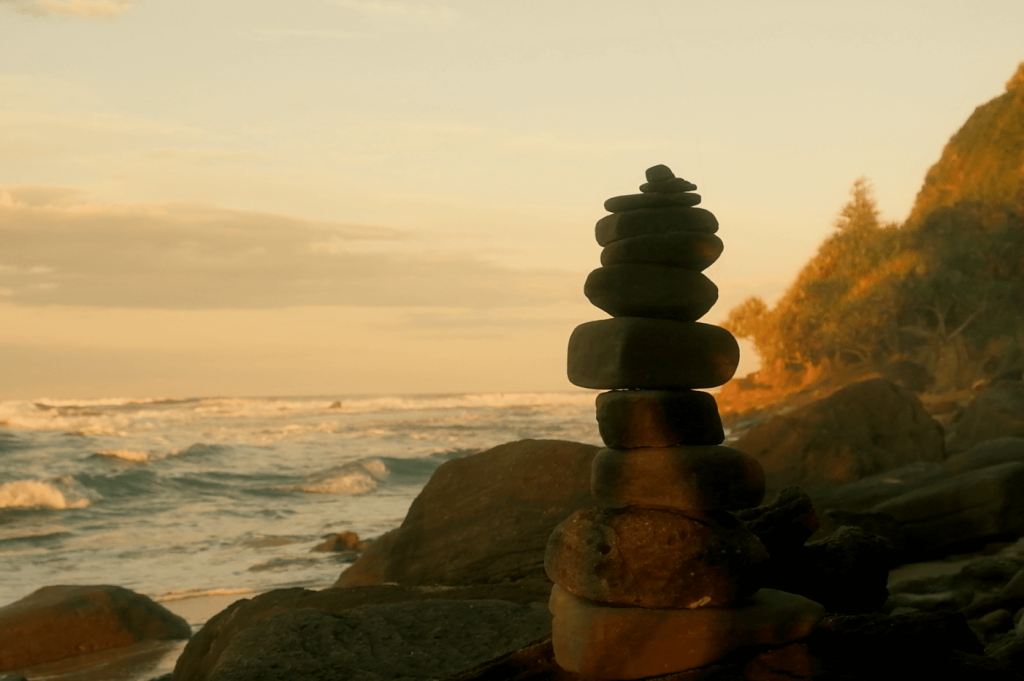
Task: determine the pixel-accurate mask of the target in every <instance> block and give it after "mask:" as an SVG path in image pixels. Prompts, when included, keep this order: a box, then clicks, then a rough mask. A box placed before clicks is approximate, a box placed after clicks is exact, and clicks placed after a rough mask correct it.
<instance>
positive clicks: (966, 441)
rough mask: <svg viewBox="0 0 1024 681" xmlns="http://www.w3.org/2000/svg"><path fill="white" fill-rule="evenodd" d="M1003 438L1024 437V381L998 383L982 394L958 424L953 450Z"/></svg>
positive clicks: (951, 447)
mask: <svg viewBox="0 0 1024 681" xmlns="http://www.w3.org/2000/svg"><path fill="white" fill-rule="evenodd" d="M1002 437H1024V382H1021V381H1006V380H1003V381H996V382H995V383H993V384H992V385H990V386H989V387H987V388H986V389H985V390H983V391H981V392H980V393H978V394H977V395H976V396H975V397H974V399H973V400H971V401H970V402H969V403H968V404H967V407H966V408H965V409H964V413H963V416H961V417H960V420H959V421H957V424H956V430H954V432H953V435H952V437H951V438H950V443H949V448H950V451H951V452H958V451H963V450H966V449H970V448H971V447H972V446H974V445H976V444H977V443H979V442H982V441H984V440H993V439H996V438H1002Z"/></svg>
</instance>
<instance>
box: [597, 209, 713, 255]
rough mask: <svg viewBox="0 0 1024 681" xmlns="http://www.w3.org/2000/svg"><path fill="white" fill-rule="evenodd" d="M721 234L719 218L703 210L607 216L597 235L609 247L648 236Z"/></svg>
mask: <svg viewBox="0 0 1024 681" xmlns="http://www.w3.org/2000/svg"><path fill="white" fill-rule="evenodd" d="M717 231H718V219H717V218H716V217H715V216H714V215H713V214H712V213H710V212H709V211H706V210H704V209H703V208H687V207H685V206H682V207H676V208H647V209H641V210H631V211H629V212H626V213H616V214H614V215H606V216H605V217H603V218H601V219H600V220H598V221H597V225H596V226H595V228H594V236H595V237H597V243H598V244H600V245H602V246H607V245H608V244H610V243H612V242H613V241H618V240H620V239H628V238H630V237H637V236H645V235H647V234H666V233H669V232H701V233H704V234H714V233H715V232H717Z"/></svg>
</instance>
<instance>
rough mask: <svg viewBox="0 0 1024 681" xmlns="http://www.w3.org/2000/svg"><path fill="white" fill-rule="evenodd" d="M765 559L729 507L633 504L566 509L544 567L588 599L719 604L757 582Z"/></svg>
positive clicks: (657, 605) (746, 591) (673, 604)
mask: <svg viewBox="0 0 1024 681" xmlns="http://www.w3.org/2000/svg"><path fill="white" fill-rule="evenodd" d="M691 516H692V517H691ZM767 558H768V553H767V551H765V549H764V546H763V545H762V544H761V542H760V541H759V540H758V539H757V537H756V536H754V535H753V534H752V533H751V532H750V531H749V530H747V529H746V527H745V526H744V525H743V524H742V523H740V522H739V521H737V520H736V519H735V518H734V517H733V516H731V515H729V514H728V513H726V512H718V513H715V512H708V513H705V514H700V513H693V514H691V515H689V516H688V515H682V514H679V513H672V512H670V511H663V510H658V509H650V508H640V507H636V506H632V507H626V508H584V509H581V510H579V511H577V512H576V513H574V514H573V515H571V516H569V517H568V518H567V519H566V520H565V521H564V522H562V523H561V524H560V525H559V526H558V527H557V528H556V529H555V531H554V532H553V533H552V534H551V539H550V541H549V542H548V547H547V552H546V554H545V560H544V567H545V569H546V570H547V574H548V577H550V578H551V580H552V581H553V582H555V583H556V584H558V585H559V586H561V587H563V588H564V589H565V590H566V591H568V592H570V593H572V594H574V595H576V596H579V597H581V598H585V599H588V600H591V601H599V602H602V603H616V604H621V605H631V606H639V607H643V608H694V607H704V606H708V607H722V606H727V605H730V604H732V603H734V602H736V601H737V600H739V599H741V598H743V597H745V596H749V595H750V594H752V593H753V592H754V591H756V590H757V589H758V588H759V587H760V586H761V585H760V583H759V582H760V579H761V575H760V568H761V567H762V566H763V564H764V562H765V561H766V560H767ZM683 575H685V579H684V578H682V576H683Z"/></svg>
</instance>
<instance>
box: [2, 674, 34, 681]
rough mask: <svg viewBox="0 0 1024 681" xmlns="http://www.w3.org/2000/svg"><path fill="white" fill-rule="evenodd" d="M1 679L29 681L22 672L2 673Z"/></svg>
mask: <svg viewBox="0 0 1024 681" xmlns="http://www.w3.org/2000/svg"><path fill="white" fill-rule="evenodd" d="M0 681H28V679H26V678H25V677H24V676H22V675H21V674H0Z"/></svg>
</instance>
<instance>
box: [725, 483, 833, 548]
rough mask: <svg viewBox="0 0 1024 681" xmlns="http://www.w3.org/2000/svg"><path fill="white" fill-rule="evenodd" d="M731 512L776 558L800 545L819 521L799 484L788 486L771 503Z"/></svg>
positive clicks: (802, 544)
mask: <svg viewBox="0 0 1024 681" xmlns="http://www.w3.org/2000/svg"><path fill="white" fill-rule="evenodd" d="M734 515H735V516H736V517H737V518H739V519H740V520H742V521H743V522H744V524H746V526H747V528H748V529H749V530H750V531H751V532H753V533H754V534H755V535H757V538H758V539H760V540H761V543H762V544H764V546H765V548H766V549H768V554H769V555H771V556H772V557H776V558H781V557H783V556H786V555H789V554H792V553H794V552H795V551H799V550H800V549H802V548H803V546H804V543H805V542H806V541H807V540H808V539H810V538H811V536H812V535H813V534H814V533H815V532H816V531H817V529H818V524H819V519H818V514H817V513H815V511H814V505H813V504H811V499H810V497H808V496H807V493H806V492H804V491H803V490H802V489H800V488H799V487H787V488H785V489H784V490H782V491H781V492H779V494H778V495H777V496H776V497H775V499H774V500H772V502H771V503H770V504H765V505H764V506H758V507H756V508H750V509H745V510H742V511H737V512H736V513H735V514H734Z"/></svg>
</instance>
